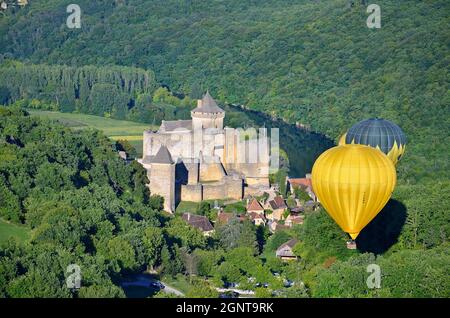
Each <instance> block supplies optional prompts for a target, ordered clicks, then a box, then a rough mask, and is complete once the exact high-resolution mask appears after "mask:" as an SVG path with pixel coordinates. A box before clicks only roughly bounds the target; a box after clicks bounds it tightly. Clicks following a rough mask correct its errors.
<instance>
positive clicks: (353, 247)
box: [347, 240, 356, 250]
mask: <svg viewBox="0 0 450 318" xmlns="http://www.w3.org/2000/svg"><path fill="white" fill-rule="evenodd" d="M347 248H348V249H349V250H356V241H354V240H349V241H347Z"/></svg>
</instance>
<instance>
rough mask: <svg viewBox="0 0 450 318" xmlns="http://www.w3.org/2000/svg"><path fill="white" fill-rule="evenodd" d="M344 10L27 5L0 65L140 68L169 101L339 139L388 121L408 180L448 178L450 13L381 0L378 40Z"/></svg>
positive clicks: (261, 3)
mask: <svg viewBox="0 0 450 318" xmlns="http://www.w3.org/2000/svg"><path fill="white" fill-rule="evenodd" d="M354 2H355V5H354V6H353V7H350V6H349V1H348V0H334V1H306V0H251V1H241V0H227V1H223V0H210V1H201V0H185V1H182V0H167V1H156V0H145V1H144V0H127V1H109V0H102V1H92V0H80V1H78V2H77V3H78V4H79V5H80V7H81V9H82V20H81V21H82V28H81V29H68V28H67V27H66V26H65V21H66V18H67V16H68V13H66V10H65V9H66V6H67V5H68V4H69V1H62V0H43V1H31V2H30V5H29V6H27V7H26V8H24V9H21V10H16V11H14V12H13V11H9V12H8V13H7V14H6V15H5V16H4V17H2V18H1V19H0V38H1V44H2V45H0V54H2V55H3V56H4V57H12V58H19V59H22V60H24V61H31V62H33V63H50V64H67V65H88V64H89V65H111V64H117V65H123V66H136V67H140V68H144V69H149V70H152V71H154V72H155V74H156V77H157V80H158V81H159V82H160V83H163V84H167V85H169V86H170V88H171V89H172V90H173V91H178V92H183V93H186V94H191V96H192V97H196V96H195V95H198V92H200V91H202V90H205V89H206V88H209V89H210V90H211V91H212V93H213V95H215V96H217V97H218V98H219V99H220V100H222V101H224V102H234V103H242V104H245V105H247V106H248V107H251V108H253V109H258V110H263V111H265V112H267V113H270V114H272V115H274V116H279V117H282V118H284V119H286V120H287V121H289V122H296V121H298V122H301V123H307V124H310V125H311V127H312V129H313V130H316V131H319V132H322V133H325V134H327V135H328V136H331V137H332V138H337V137H338V136H339V135H340V134H342V133H343V132H345V131H346V129H348V128H349V127H350V126H351V125H352V124H354V123H356V122H357V121H359V120H361V119H364V118H368V117H374V116H378V117H384V118H387V119H390V120H393V121H395V122H397V123H398V124H400V125H401V127H402V128H403V129H404V130H405V132H406V133H407V135H408V137H409V147H408V148H409V149H408V151H407V155H406V156H405V158H404V164H403V165H402V166H401V167H400V169H403V171H402V172H403V174H402V176H403V177H405V178H407V179H408V180H409V181H410V182H415V181H417V180H418V179H423V178H428V179H429V180H432V179H433V176H437V175H439V176H443V175H445V176H449V173H448V171H449V170H450V169H449V166H448V155H447V156H445V155H443V154H445V153H446V152H448V151H447V150H448V147H447V144H448V143H449V141H450V137H449V134H448V127H449V118H450V116H449V113H450V111H449V107H448V105H449V104H450V96H449V94H448V88H449V76H448V67H449V66H448V64H449V60H450V55H449V43H450V41H449V34H448V32H447V30H448V23H449V18H448V12H450V3H449V2H448V1H446V0H437V1H419V0H410V1H401V2H399V1H384V0H383V1H382V0H380V1H377V4H379V5H380V7H381V15H382V27H381V29H368V28H367V26H366V19H367V16H368V14H367V13H366V7H365V6H363V5H361V4H360V1H354Z"/></svg>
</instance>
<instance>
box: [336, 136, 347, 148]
mask: <svg viewBox="0 0 450 318" xmlns="http://www.w3.org/2000/svg"><path fill="white" fill-rule="evenodd" d="M346 137H347V133H345V134H343V135H342V136H341V137H339V142H338V145H339V146H342V145H345V138H346Z"/></svg>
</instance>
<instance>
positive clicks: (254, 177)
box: [138, 92, 270, 212]
mask: <svg viewBox="0 0 450 318" xmlns="http://www.w3.org/2000/svg"><path fill="white" fill-rule="evenodd" d="M191 117H192V119H191V120H176V121H162V123H161V126H160V127H159V129H158V130H157V131H152V130H146V131H144V146H143V147H144V149H143V158H142V159H139V160H138V161H139V162H140V163H141V164H142V165H143V166H144V168H145V169H146V170H147V174H148V179H149V180H150V184H149V187H150V192H151V193H152V194H158V195H160V196H162V197H163V198H164V210H166V211H168V212H174V211H175V208H176V206H177V205H178V203H179V202H180V201H193V202H200V201H202V200H217V199H234V200H241V199H243V197H245V196H250V195H259V194H262V193H263V192H264V191H265V190H267V189H268V188H269V161H270V155H269V139H268V138H267V134H266V133H265V130H264V129H260V131H259V135H257V133H256V130H255V129H247V130H242V129H234V128H229V127H225V128H224V126H223V125H224V118H225V111H224V110H223V109H221V108H220V107H219V106H218V105H217V103H216V102H215V100H214V99H213V98H212V97H211V95H210V94H209V92H207V93H206V94H205V95H204V96H203V98H202V99H201V100H198V101H197V107H196V108H195V109H193V110H192V111H191Z"/></svg>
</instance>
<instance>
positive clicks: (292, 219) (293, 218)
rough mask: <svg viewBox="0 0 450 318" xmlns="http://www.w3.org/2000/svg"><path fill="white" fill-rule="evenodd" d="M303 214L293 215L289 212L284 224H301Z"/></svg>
mask: <svg viewBox="0 0 450 318" xmlns="http://www.w3.org/2000/svg"><path fill="white" fill-rule="evenodd" d="M303 220H304V218H303V215H293V214H289V216H288V217H287V218H286V220H285V221H284V225H286V226H289V227H292V226H294V225H296V224H303Z"/></svg>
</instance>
